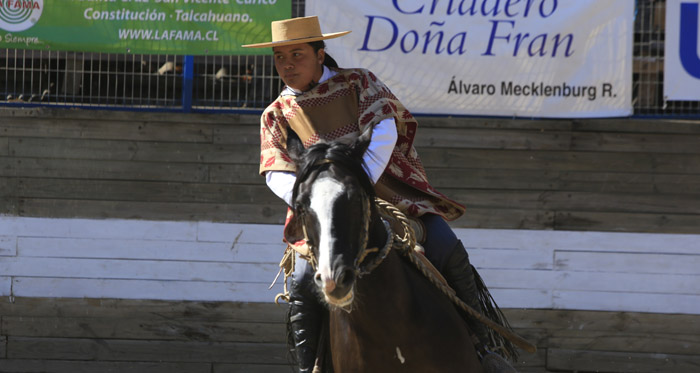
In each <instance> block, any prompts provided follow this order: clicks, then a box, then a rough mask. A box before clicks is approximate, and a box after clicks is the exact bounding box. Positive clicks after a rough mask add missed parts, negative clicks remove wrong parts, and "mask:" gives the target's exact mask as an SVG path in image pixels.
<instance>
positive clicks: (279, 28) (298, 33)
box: [272, 16, 323, 42]
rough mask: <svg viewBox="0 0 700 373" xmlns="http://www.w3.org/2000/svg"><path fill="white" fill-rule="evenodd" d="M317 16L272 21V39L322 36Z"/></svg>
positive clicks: (274, 40) (282, 39)
mask: <svg viewBox="0 0 700 373" xmlns="http://www.w3.org/2000/svg"><path fill="white" fill-rule="evenodd" d="M322 36H323V34H322V33H321V25H320V24H319V22H318V17H317V16H310V17H300V18H292V19H285V20H282V21H274V22H272V41H273V42H279V41H285V40H298V39H306V38H317V37H322Z"/></svg>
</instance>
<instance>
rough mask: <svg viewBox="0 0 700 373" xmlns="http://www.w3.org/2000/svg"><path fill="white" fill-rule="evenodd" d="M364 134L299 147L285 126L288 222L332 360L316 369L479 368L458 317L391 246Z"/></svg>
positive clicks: (367, 137)
mask: <svg viewBox="0 0 700 373" xmlns="http://www.w3.org/2000/svg"><path fill="white" fill-rule="evenodd" d="M370 140H371V130H370V131H365V132H363V133H361V134H360V136H359V137H358V138H357V139H356V140H355V141H354V142H353V143H351V144H349V145H348V144H343V143H341V142H330V143H318V144H315V145H312V146H310V147H309V148H308V149H305V148H304V146H303V144H302V142H301V140H300V139H299V137H298V136H297V135H296V134H295V133H294V132H293V131H292V130H291V129H290V130H289V133H288V135H287V151H288V153H289V155H290V158H291V159H292V160H293V161H294V162H295V165H296V167H297V181H296V183H295V186H294V191H293V197H292V201H293V203H292V204H293V206H292V210H293V212H294V217H293V218H292V219H291V220H290V221H289V222H288V226H292V227H294V226H296V229H290V231H296V232H303V238H304V239H306V241H307V244H308V245H309V247H310V248H311V253H312V254H313V255H312V257H313V258H314V261H315V263H313V262H312V264H314V266H315V268H316V272H315V275H314V282H315V284H316V287H317V289H318V292H319V294H320V298H321V299H322V301H323V302H325V304H326V305H327V309H328V324H327V328H328V329H327V331H328V333H327V335H328V336H329V337H328V338H329V341H328V342H329V346H330V356H331V358H330V360H331V361H330V363H332V364H329V365H332V366H325V367H323V368H322V371H324V372H326V371H334V372H337V373H342V372H398V371H400V372H421V373H425V372H482V366H481V363H480V361H479V357H478V355H477V352H476V350H475V348H474V344H473V339H472V335H471V333H470V331H469V328H468V326H467V324H466V322H465V321H464V319H463V317H462V316H461V315H460V313H459V312H458V311H457V309H456V308H455V307H454V305H453V304H452V303H451V301H450V300H449V299H448V297H447V296H445V295H444V294H442V293H440V292H439V291H438V290H437V288H436V287H435V286H434V285H433V284H432V283H431V282H430V281H429V280H428V279H427V278H426V277H425V276H424V275H423V274H422V273H420V272H419V271H418V270H417V269H416V267H414V266H412V265H410V264H408V263H407V262H406V261H405V260H404V259H403V258H402V257H401V256H400V254H398V253H397V252H396V250H391V246H392V230H391V228H390V226H389V225H388V224H387V223H386V222H385V220H384V219H382V217H381V216H380V213H379V209H378V207H377V203H376V202H375V198H374V197H375V192H374V187H373V185H372V182H371V181H370V179H369V177H368V176H367V173H366V172H365V171H364V169H363V164H362V156H363V154H364V153H365V152H366V151H367V148H368V145H369V142H370ZM300 238H302V237H295V238H292V241H293V240H294V239H300ZM288 239H289V237H288ZM326 360H328V359H326ZM325 363H326V364H328V363H329V361H326V362H325Z"/></svg>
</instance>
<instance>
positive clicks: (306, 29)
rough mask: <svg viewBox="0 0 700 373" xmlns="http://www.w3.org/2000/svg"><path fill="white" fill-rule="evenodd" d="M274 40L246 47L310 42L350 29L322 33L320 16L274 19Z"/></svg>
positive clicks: (342, 33)
mask: <svg viewBox="0 0 700 373" xmlns="http://www.w3.org/2000/svg"><path fill="white" fill-rule="evenodd" d="M271 29H272V41H271V42H266V43H257V44H246V45H244V46H243V47H245V48H265V47H281V46H285V45H292V44H301V43H310V42H314V41H319V40H327V39H334V38H338V37H341V36H343V35H347V34H349V33H350V31H341V32H332V33H330V34H323V33H321V24H320V23H319V22H318V16H309V17H299V18H292V19H285V20H281V21H274V22H272V23H271Z"/></svg>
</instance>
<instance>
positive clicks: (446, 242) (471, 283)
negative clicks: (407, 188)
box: [420, 214, 489, 345]
mask: <svg viewBox="0 0 700 373" xmlns="http://www.w3.org/2000/svg"><path fill="white" fill-rule="evenodd" d="M420 219H421V220H422V221H423V224H425V228H426V229H425V230H426V239H425V243H424V244H423V247H424V248H425V256H426V257H427V258H428V260H430V262H431V263H433V265H434V266H435V267H436V268H437V269H438V271H440V273H442V275H443V276H444V277H445V280H447V283H448V284H449V285H450V286H451V287H452V288H453V289H454V290H455V292H456V294H457V297H458V298H459V299H461V300H462V301H463V302H464V303H466V304H467V305H469V306H470V307H471V308H473V309H474V310H476V311H478V312H480V313H481V314H483V313H484V311H483V309H482V308H481V303H480V302H479V298H478V297H479V296H478V290H477V287H476V281H475V278H474V270H473V269H472V266H471V264H470V263H469V255H468V254H467V251H466V249H465V248H464V246H463V245H462V241H460V240H459V239H458V238H457V236H456V235H455V233H454V232H453V231H452V228H450V226H449V225H447V222H445V220H444V219H443V218H442V217H441V216H438V215H433V214H425V215H423V216H422V217H421V218H420ZM469 326H470V327H471V329H472V330H473V331H474V333H476V335H477V337H478V338H479V340H480V341H481V343H482V344H484V345H486V344H488V340H489V339H488V329H487V327H486V326H485V325H484V324H482V323H480V322H478V321H473V320H471V319H470V321H469Z"/></svg>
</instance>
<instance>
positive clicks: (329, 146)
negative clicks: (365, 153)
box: [292, 141, 376, 201]
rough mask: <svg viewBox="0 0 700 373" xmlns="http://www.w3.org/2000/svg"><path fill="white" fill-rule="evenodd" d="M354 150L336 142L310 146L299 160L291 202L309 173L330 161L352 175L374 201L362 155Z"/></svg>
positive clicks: (371, 185)
mask: <svg viewBox="0 0 700 373" xmlns="http://www.w3.org/2000/svg"><path fill="white" fill-rule="evenodd" d="M355 150H356V149H355V148H354V147H353V146H351V145H347V144H344V143H342V142H338V141H334V142H330V143H318V144H314V145H312V146H310V147H309V148H308V149H307V150H306V152H305V154H304V157H303V158H302V159H301V160H300V164H297V172H296V174H297V179H296V182H295V183H294V190H293V192H292V201H296V199H297V195H298V193H299V184H300V183H301V182H303V181H304V180H307V179H308V178H309V176H310V175H311V173H312V172H313V171H314V170H316V169H318V168H319V166H318V165H319V164H320V165H321V166H320V167H324V166H323V162H324V161H330V163H332V164H335V165H338V166H340V167H341V168H343V169H345V170H347V171H348V172H350V173H351V174H352V175H354V176H355V177H356V178H357V181H358V182H359V184H360V187H361V188H362V189H363V191H364V192H365V193H366V195H367V196H368V197H369V198H370V201H374V197H375V195H376V193H375V191H374V185H373V184H372V181H371V180H370V178H369V175H367V172H366V171H365V169H364V164H365V163H364V160H363V159H362V155H361V154H356V153H357V152H356V151H355ZM326 167H327V166H326Z"/></svg>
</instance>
